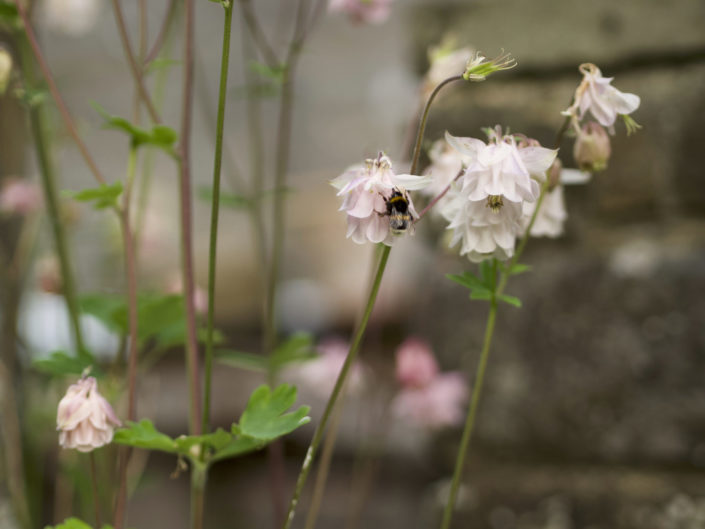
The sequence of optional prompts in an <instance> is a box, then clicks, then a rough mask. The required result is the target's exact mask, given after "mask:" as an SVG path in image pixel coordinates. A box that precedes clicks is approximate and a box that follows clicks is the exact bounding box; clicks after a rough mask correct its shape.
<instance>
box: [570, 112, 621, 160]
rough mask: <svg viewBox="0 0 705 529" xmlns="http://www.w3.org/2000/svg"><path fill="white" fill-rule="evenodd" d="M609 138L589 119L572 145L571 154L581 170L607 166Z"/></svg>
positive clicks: (604, 131) (609, 148)
mask: <svg viewBox="0 0 705 529" xmlns="http://www.w3.org/2000/svg"><path fill="white" fill-rule="evenodd" d="M611 151H612V149H611V147H610V138H609V136H608V135H607V131H606V130H605V129H604V128H603V127H602V126H601V125H599V124H598V123H595V122H594V121H590V122H588V123H586V124H585V125H583V127H582V129H580V131H579V132H578V138H577V139H576V140H575V145H573V156H574V157H575V161H576V162H577V163H578V167H580V169H581V170H583V171H590V172H597V171H603V170H605V169H606V168H607V161H608V160H609V159H610V153H611Z"/></svg>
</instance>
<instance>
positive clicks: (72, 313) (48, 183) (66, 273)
mask: <svg viewBox="0 0 705 529" xmlns="http://www.w3.org/2000/svg"><path fill="white" fill-rule="evenodd" d="M29 117H30V123H31V128H32V137H33V139H34V147H35V149H36V152H37V158H38V161H39V174H40V176H41V181H42V187H43V188H44V198H45V200H46V205H47V213H48V217H49V223H50V224H51V228H52V231H53V233H54V244H55V245H56V253H57V256H58V257H59V266H60V267H61V277H62V282H63V284H62V292H63V294H64V298H65V299H66V307H67V308H68V311H69V319H70V321H71V328H72V330H73V336H74V340H75V343H76V348H77V349H78V355H79V356H82V357H84V358H90V353H88V351H86V348H85V345H84V342H83V333H82V330H81V322H80V311H79V308H78V300H77V297H76V285H75V283H74V278H73V271H72V270H73V267H72V266H71V258H70V255H69V251H68V244H67V242H66V234H65V232H64V226H63V224H62V222H61V210H60V205H59V197H58V193H57V190H56V180H55V178H54V169H53V166H52V164H51V161H50V160H49V150H48V142H47V139H46V135H45V131H44V119H43V116H42V111H41V110H40V109H38V108H35V107H32V108H31V109H30V111H29Z"/></svg>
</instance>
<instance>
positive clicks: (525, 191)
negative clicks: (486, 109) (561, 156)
mask: <svg viewBox="0 0 705 529" xmlns="http://www.w3.org/2000/svg"><path fill="white" fill-rule="evenodd" d="M488 136H489V142H488V143H485V142H483V141H482V140H478V139H476V138H461V137H455V136H452V135H451V134H449V133H448V132H446V141H447V142H448V143H449V144H450V145H451V147H453V148H454V149H455V150H457V151H458V152H459V153H460V154H462V155H463V156H465V157H466V158H467V160H468V163H467V168H466V169H465V172H464V174H463V176H462V178H461V189H462V190H463V191H465V192H467V194H468V195H467V198H468V200H487V199H488V198H490V197H500V196H501V197H503V199H506V200H509V201H511V202H522V201H523V200H528V201H530V202H533V201H534V200H536V199H537V198H538V196H539V185H538V183H537V182H536V180H543V179H544V177H545V173H546V170H547V169H548V168H549V167H550V166H551V164H552V163H553V160H554V158H555V157H556V153H557V152H558V151H556V150H553V149H546V148H545V147H541V146H535V145H529V146H526V147H523V148H519V147H518V146H517V141H516V137H515V136H513V135H509V134H506V135H503V134H502V132H501V129H500V128H499V127H497V128H495V129H490V130H488Z"/></svg>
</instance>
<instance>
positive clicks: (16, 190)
mask: <svg viewBox="0 0 705 529" xmlns="http://www.w3.org/2000/svg"><path fill="white" fill-rule="evenodd" d="M41 206H42V192H41V190H40V189H39V187H38V186H37V184H35V183H33V182H30V181H28V180H24V179H21V178H8V179H6V180H5V182H4V183H3V186H2V190H0V213H8V214H11V215H29V214H30V213H34V212H35V211H37V210H38V209H39V208H40V207H41Z"/></svg>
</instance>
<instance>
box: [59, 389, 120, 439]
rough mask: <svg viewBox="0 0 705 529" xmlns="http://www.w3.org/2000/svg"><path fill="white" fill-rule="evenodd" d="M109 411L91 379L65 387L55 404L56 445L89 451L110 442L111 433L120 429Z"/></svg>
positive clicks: (108, 405) (109, 408) (106, 403)
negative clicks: (62, 395) (57, 403)
mask: <svg viewBox="0 0 705 529" xmlns="http://www.w3.org/2000/svg"><path fill="white" fill-rule="evenodd" d="M120 425H121V423H120V420H119V419H118V418H117V417H116V416H115V412H114V411H113V408H112V407H111V406H110V404H109V403H108V401H107V400H105V399H104V398H103V397H102V396H101V394H100V393H98V384H97V382H96V380H95V378H93V377H85V378H82V379H81V380H79V381H78V382H77V383H75V384H72V385H71V386H69V389H68V390H67V391H66V395H65V396H64V398H62V399H61V401H60V402H59V408H58V410H57V413H56V429H57V430H58V431H59V444H60V445H61V446H62V447H63V448H73V449H76V450H78V451H79V452H90V451H92V450H94V449H96V448H100V447H101V446H103V445H106V444H108V443H110V441H112V440H113V430H114V429H115V427H116V426H120Z"/></svg>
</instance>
